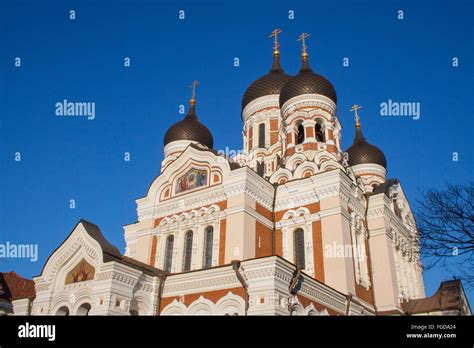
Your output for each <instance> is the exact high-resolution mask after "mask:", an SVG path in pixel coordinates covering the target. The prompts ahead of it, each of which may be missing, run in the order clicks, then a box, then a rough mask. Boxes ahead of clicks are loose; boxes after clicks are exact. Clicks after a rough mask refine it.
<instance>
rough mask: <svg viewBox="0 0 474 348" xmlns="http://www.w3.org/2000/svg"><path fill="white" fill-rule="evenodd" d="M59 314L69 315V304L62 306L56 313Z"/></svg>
mask: <svg viewBox="0 0 474 348" xmlns="http://www.w3.org/2000/svg"><path fill="white" fill-rule="evenodd" d="M54 315H57V316H68V315H69V307H68V306H61V307H59V309H58V310H57V311H56V313H54Z"/></svg>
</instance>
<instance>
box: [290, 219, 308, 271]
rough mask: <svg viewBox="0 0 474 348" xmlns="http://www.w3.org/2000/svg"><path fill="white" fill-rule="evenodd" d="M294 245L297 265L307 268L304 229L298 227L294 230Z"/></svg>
mask: <svg viewBox="0 0 474 348" xmlns="http://www.w3.org/2000/svg"><path fill="white" fill-rule="evenodd" d="M293 233H294V235H293V237H294V239H293V247H294V256H295V264H296V266H299V267H301V268H302V269H304V268H305V258H304V231H303V230H302V229H301V228H297V229H296V230H295V232H293Z"/></svg>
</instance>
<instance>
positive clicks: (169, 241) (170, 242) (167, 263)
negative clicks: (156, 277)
mask: <svg viewBox="0 0 474 348" xmlns="http://www.w3.org/2000/svg"><path fill="white" fill-rule="evenodd" d="M173 247H174V236H173V235H170V236H168V238H166V244H165V259H164V265H163V270H164V271H165V272H171V266H172V265H173Z"/></svg>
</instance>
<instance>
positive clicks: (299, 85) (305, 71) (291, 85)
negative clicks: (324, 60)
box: [280, 58, 337, 108]
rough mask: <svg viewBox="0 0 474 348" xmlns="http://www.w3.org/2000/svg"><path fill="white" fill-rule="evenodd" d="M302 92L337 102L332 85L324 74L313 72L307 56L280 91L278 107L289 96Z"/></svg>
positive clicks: (289, 97) (292, 96)
mask: <svg viewBox="0 0 474 348" xmlns="http://www.w3.org/2000/svg"><path fill="white" fill-rule="evenodd" d="M302 94H320V95H323V96H325V97H328V98H329V99H331V100H332V101H333V102H334V103H335V104H337V94H336V90H335V89H334V86H333V85H332V83H331V82H329V80H328V79H326V78H325V77H324V76H321V75H318V74H315V73H314V72H313V70H312V69H311V67H310V66H309V62H308V59H307V58H303V63H302V66H301V69H300V72H299V74H298V75H296V76H295V77H292V78H291V79H289V80H288V82H287V83H285V85H284V86H283V88H282V89H281V92H280V108H281V107H282V106H283V105H284V104H285V103H286V102H287V101H288V100H290V99H291V98H294V97H297V96H299V95H302Z"/></svg>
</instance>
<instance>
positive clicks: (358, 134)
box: [350, 104, 365, 142]
mask: <svg viewBox="0 0 474 348" xmlns="http://www.w3.org/2000/svg"><path fill="white" fill-rule="evenodd" d="M360 109H362V106H360V105H357V104H354V105H352V107H351V109H350V111H354V115H355V118H354V119H355V127H356V136H355V139H354V142H356V141H365V138H364V136H363V135H362V130H361V129H360V117H359V115H358V113H357V110H360Z"/></svg>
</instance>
